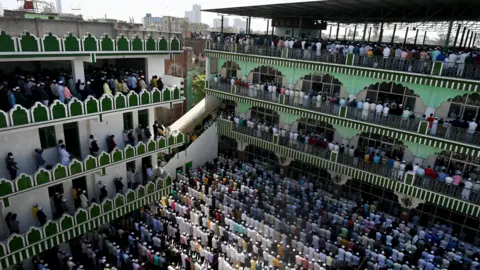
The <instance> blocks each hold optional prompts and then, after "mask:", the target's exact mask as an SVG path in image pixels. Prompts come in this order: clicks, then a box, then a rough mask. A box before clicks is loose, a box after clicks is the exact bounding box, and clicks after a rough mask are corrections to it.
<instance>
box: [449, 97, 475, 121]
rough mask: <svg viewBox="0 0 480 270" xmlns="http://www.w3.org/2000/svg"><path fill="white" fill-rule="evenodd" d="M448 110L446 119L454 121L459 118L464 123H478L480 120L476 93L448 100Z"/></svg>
mask: <svg viewBox="0 0 480 270" xmlns="http://www.w3.org/2000/svg"><path fill="white" fill-rule="evenodd" d="M449 101H450V109H449V111H448V117H449V118H451V119H455V118H457V117H460V119H463V120H465V121H471V120H475V121H477V122H478V121H479V120H480V113H479V109H480V95H479V94H477V93H472V94H466V95H463V96H457V97H455V98H454V99H450V100H449Z"/></svg>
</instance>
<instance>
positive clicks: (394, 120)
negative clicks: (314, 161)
mask: <svg viewBox="0 0 480 270" xmlns="http://www.w3.org/2000/svg"><path fill="white" fill-rule="evenodd" d="M206 88H207V89H206V93H207V94H208V95H214V96H216V97H218V98H221V99H229V100H233V101H235V102H243V103H247V104H250V105H252V106H260V107H264V108H267V109H272V110H275V111H277V112H284V113H289V114H295V115H299V116H301V117H307V118H311V119H318V120H321V121H324V122H327V123H330V124H335V125H340V126H344V127H347V128H352V129H356V130H358V131H359V132H373V133H381V134H384V135H385V136H388V137H391V138H395V139H398V140H402V141H403V140H406V141H410V142H413V143H420V144H424V145H428V146H431V147H435V148H439V149H443V150H448V151H454V152H457V153H461V154H467V155H471V156H476V155H477V154H479V153H480V148H479V146H480V133H479V132H475V133H473V134H472V133H470V134H469V133H468V132H467V130H466V129H462V128H455V127H451V126H450V127H449V128H448V129H443V127H439V128H438V131H437V132H436V133H435V136H432V135H431V134H432V132H431V129H430V128H429V123H428V122H427V121H425V120H424V119H422V118H421V116H419V115H415V116H414V117H413V118H410V117H408V118H404V117H400V116H396V115H392V114H388V115H387V116H385V115H383V114H376V113H375V112H373V111H363V110H358V109H357V108H351V107H340V106H337V105H335V104H331V103H329V102H328V101H327V102H317V100H316V99H314V98H309V99H307V101H305V100H301V101H298V102H296V101H295V100H294V99H292V98H290V97H289V96H287V95H282V94H278V93H271V92H266V91H263V90H257V89H253V88H245V87H244V86H239V85H234V86H232V85H231V84H230V83H229V82H218V83H215V82H214V81H209V82H207V86H206ZM224 93H225V94H224Z"/></svg>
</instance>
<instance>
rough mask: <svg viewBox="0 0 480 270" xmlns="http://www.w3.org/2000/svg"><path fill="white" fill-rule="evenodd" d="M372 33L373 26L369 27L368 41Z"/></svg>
mask: <svg viewBox="0 0 480 270" xmlns="http://www.w3.org/2000/svg"><path fill="white" fill-rule="evenodd" d="M371 35H372V27H371V26H370V27H369V28H368V42H370V36H371Z"/></svg>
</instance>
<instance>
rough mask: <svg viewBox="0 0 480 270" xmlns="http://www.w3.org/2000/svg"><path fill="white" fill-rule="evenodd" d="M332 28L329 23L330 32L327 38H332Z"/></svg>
mask: <svg viewBox="0 0 480 270" xmlns="http://www.w3.org/2000/svg"><path fill="white" fill-rule="evenodd" d="M332 28H333V26H331V25H330V33H329V34H328V39H331V38H332Z"/></svg>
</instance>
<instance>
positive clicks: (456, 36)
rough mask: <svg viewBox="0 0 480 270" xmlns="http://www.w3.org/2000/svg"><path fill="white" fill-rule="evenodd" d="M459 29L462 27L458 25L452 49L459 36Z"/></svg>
mask: <svg viewBox="0 0 480 270" xmlns="http://www.w3.org/2000/svg"><path fill="white" fill-rule="evenodd" d="M461 28H462V25H461V24H458V27H457V33H456V34H455V39H454V40H453V46H452V47H455V46H457V40H458V35H459V34H460V29H461Z"/></svg>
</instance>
